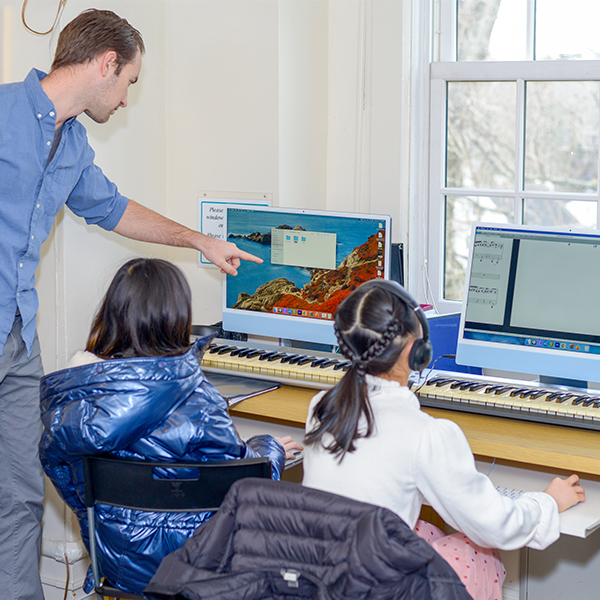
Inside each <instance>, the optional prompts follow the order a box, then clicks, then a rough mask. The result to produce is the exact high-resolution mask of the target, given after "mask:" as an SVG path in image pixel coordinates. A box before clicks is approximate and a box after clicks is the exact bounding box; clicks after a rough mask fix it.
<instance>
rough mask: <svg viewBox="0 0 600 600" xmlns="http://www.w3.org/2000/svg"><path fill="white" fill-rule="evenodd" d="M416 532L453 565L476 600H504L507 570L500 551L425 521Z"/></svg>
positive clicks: (416, 528)
mask: <svg viewBox="0 0 600 600" xmlns="http://www.w3.org/2000/svg"><path fill="white" fill-rule="evenodd" d="M415 533H417V535H419V536H420V537H422V538H423V539H424V540H425V541H426V542H427V543H428V544H429V545H431V546H433V548H434V549H435V550H436V552H437V553H438V554H439V555H441V556H442V558H444V560H445V561H446V562H448V563H449V564H450V566H451V567H452V568H453V569H454V570H455V571H456V574H457V575H458V576H459V577H460V580H461V581H462V582H463V583H464V584H465V587H466V588H467V592H469V594H470V595H471V597H472V598H473V600H502V584H503V583H504V578H505V577H506V571H505V569H504V564H503V563H502V561H501V560H500V556H499V554H498V551H497V550H494V549H492V548H482V547H481V546H478V545H477V544H475V543H474V542H472V541H471V540H470V539H469V538H468V537H467V536H466V535H464V533H453V534H452V535H446V534H445V533H444V532H443V531H441V530H440V529H438V528H437V527H436V526H435V525H431V524H430V523H427V522H426V521H422V520H421V519H419V520H418V521H417V524H416V526H415Z"/></svg>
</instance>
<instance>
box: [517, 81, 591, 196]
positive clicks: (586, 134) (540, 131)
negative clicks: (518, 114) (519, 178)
mask: <svg viewBox="0 0 600 600" xmlns="http://www.w3.org/2000/svg"><path fill="white" fill-rule="evenodd" d="M599 105H600V84H599V83H598V82H597V81H530V82H528V83H527V108H526V135H525V189H526V190H544V191H556V192H583V193H585V192H587V193H595V192H596V190H597V186H598V141H599V138H600V136H599V127H600V118H599V112H600V109H599Z"/></svg>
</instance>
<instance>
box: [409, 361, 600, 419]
mask: <svg viewBox="0 0 600 600" xmlns="http://www.w3.org/2000/svg"><path fill="white" fill-rule="evenodd" d="M413 392H415V393H416V395H417V396H418V398H419V401H420V402H421V406H426V407H431V408H445V409H450V410H462V411H468V412H474V413H479V414H488V415H493V416H497V417H510V418H516V419H523V420H527V421H537V422H539V423H552V424H555V425H569V426H572V427H582V428H585V429H600V390H583V389H582V390H575V389H573V388H569V389H559V388H551V387H544V386H538V385H537V384H536V383H534V382H526V381H516V380H503V379H496V378H485V377H481V378H478V377H477V376H472V375H469V376H468V377H460V376H459V374H457V373H446V374H436V375H435V376H433V377H430V378H429V379H428V380H426V381H425V383H423V384H422V385H421V384H420V385H417V386H414V387H413Z"/></svg>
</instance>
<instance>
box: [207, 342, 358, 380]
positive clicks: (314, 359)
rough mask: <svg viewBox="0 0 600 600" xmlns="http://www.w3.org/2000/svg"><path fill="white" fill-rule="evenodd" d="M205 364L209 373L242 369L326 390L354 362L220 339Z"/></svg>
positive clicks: (248, 373)
mask: <svg viewBox="0 0 600 600" xmlns="http://www.w3.org/2000/svg"><path fill="white" fill-rule="evenodd" d="M201 365H202V369H203V370H204V371H206V372H209V373H210V372H212V373H226V374H228V375H231V374H232V373H235V372H238V373H239V374H240V375H242V376H244V377H250V378H255V379H264V380H267V381H274V382H277V383H283V384H288V385H295V386H300V387H309V388H314V389H319V390H323V389H329V388H331V387H333V386H334V385H335V384H336V383H337V382H338V381H339V380H340V379H341V378H342V377H343V376H344V373H345V372H346V371H347V370H348V367H349V366H350V362H349V361H347V360H346V359H344V357H342V356H340V355H339V354H332V353H328V352H317V351H312V350H301V349H298V348H288V347H285V346H268V345H257V344H254V343H251V342H240V341H229V340H220V339H217V340H214V341H213V342H212V344H211V345H210V346H209V348H208V349H207V350H206V351H205V353H204V356H203V357H202V363H201Z"/></svg>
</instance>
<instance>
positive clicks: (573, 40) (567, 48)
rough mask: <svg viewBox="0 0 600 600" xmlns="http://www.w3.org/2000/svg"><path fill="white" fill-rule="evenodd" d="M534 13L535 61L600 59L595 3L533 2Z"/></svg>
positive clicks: (598, 16) (599, 17)
mask: <svg viewBox="0 0 600 600" xmlns="http://www.w3.org/2000/svg"><path fill="white" fill-rule="evenodd" d="M523 4H525V3H523ZM535 12H536V19H535V57H536V60H555V59H563V60H564V59H583V60H595V59H597V58H600V37H599V36H598V23H599V22H600V2H598V0H536V11H535Z"/></svg>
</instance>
